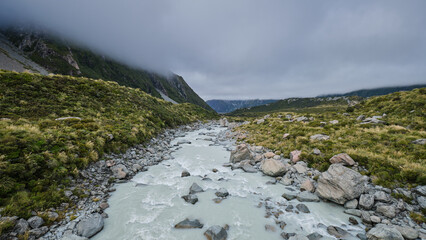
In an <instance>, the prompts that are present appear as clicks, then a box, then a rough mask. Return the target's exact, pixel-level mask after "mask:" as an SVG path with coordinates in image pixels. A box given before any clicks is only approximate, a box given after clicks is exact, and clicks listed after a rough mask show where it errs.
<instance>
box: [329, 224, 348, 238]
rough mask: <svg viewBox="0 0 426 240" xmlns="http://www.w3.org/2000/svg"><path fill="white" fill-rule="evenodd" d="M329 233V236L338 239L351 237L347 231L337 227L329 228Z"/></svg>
mask: <svg viewBox="0 0 426 240" xmlns="http://www.w3.org/2000/svg"><path fill="white" fill-rule="evenodd" d="M327 232H328V234H330V235H333V236H335V237H336V238H338V239H341V238H349V237H350V236H351V235H350V234H349V233H348V232H347V231H345V230H343V229H342V228H340V227H337V226H329V227H327Z"/></svg>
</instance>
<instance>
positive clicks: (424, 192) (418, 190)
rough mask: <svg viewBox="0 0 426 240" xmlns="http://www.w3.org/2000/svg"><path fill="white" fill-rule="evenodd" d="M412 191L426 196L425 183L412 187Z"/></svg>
mask: <svg viewBox="0 0 426 240" xmlns="http://www.w3.org/2000/svg"><path fill="white" fill-rule="evenodd" d="M414 192H415V193H417V194H419V195H421V196H426V185H424V186H418V187H416V188H414Z"/></svg>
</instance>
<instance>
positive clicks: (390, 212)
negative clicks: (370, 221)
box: [376, 205, 396, 218]
mask: <svg viewBox="0 0 426 240" xmlns="http://www.w3.org/2000/svg"><path fill="white" fill-rule="evenodd" d="M376 212H378V213H381V214H382V215H383V216H386V217H388V218H394V217H395V216H396V211H395V207H394V206H386V205H380V206H377V208H376Z"/></svg>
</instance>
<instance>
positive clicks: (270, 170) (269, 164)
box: [260, 159, 287, 177]
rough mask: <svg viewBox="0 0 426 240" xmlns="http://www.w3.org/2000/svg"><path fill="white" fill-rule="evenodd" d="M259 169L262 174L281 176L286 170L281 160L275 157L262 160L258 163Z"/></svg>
mask: <svg viewBox="0 0 426 240" xmlns="http://www.w3.org/2000/svg"><path fill="white" fill-rule="evenodd" d="M260 169H261V170H262V172H263V173H264V174H266V175H268V176H271V177H278V176H282V175H284V173H285V172H286V171H287V168H286V167H285V165H284V164H283V163H282V162H281V161H278V160H275V159H265V160H263V161H262V163H261V165H260Z"/></svg>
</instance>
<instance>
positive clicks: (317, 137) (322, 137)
mask: <svg viewBox="0 0 426 240" xmlns="http://www.w3.org/2000/svg"><path fill="white" fill-rule="evenodd" d="M310 139H311V140H318V141H322V140H328V139H330V136H328V135H325V134H315V135H312V136H311V137H310Z"/></svg>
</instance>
